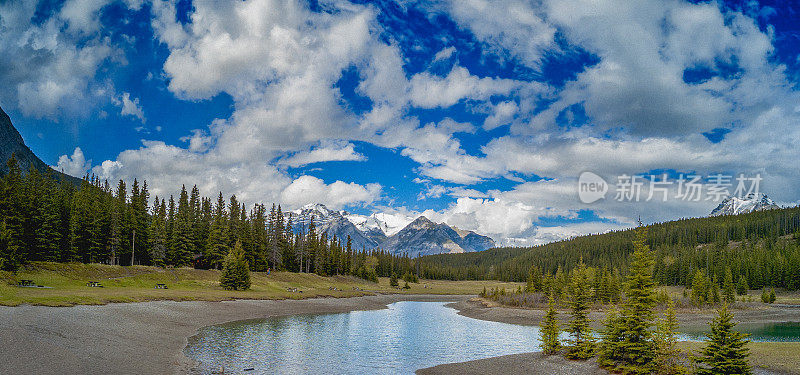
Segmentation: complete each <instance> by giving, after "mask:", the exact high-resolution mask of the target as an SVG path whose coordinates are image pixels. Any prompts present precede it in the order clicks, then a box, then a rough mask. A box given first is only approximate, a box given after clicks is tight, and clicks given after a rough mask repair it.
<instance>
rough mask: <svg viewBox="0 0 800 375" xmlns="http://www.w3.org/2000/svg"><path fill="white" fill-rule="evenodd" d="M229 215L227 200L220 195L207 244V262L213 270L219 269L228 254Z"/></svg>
mask: <svg viewBox="0 0 800 375" xmlns="http://www.w3.org/2000/svg"><path fill="white" fill-rule="evenodd" d="M227 220H228V214H227V212H226V211H225V198H224V197H223V196H222V192H220V193H219V197H218V198H217V204H216V206H215V207H214V220H213V221H212V223H211V230H210V232H209V235H208V242H207V243H206V252H205V258H206V262H208V264H209V265H210V266H212V267H213V268H217V269H219V267H220V265H221V263H222V258H223V257H224V256H225V254H226V253H228V251H229V249H230V247H229V246H228V223H227Z"/></svg>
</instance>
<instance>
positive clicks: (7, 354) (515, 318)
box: [0, 294, 800, 374]
mask: <svg viewBox="0 0 800 375" xmlns="http://www.w3.org/2000/svg"><path fill="white" fill-rule="evenodd" d="M398 301H443V302H452V303H450V304H448V305H447V306H449V307H453V308H455V309H456V310H458V313H459V314H460V315H463V316H467V317H470V318H475V319H481V320H489V321H497V322H504V323H511V324H522V325H534V324H538V323H539V321H540V320H541V318H542V316H543V313H544V312H543V311H540V310H529V309H515V308H507V307H491V308H489V307H486V306H484V305H483V304H482V303H480V302H478V301H476V300H470V296H459V295H450V296H448V295H399V294H398V295H375V296H364V297H352V298H310V299H304V300H239V301H224V302H200V301H193V302H173V301H154V302H141V303H122V304H109V305H101V306H87V305H81V306H74V307H45V306H29V305H25V306H17V307H3V306H0V353H2V355H0V373H2V374H5V373H9V374H11V373H36V374H65V373H75V374H77V373H80V374H108V373H114V374H165V373H176V374H184V373H189V372H191V370H192V368H193V366H194V363H193V361H191V360H190V359H188V358H186V356H184V354H183V350H184V348H185V347H186V344H187V340H188V339H189V337H191V336H193V335H195V334H196V333H197V331H198V329H200V328H202V327H206V326H209V325H215V324H221V323H225V322H230V321H237V320H246V319H260V318H268V317H276V316H286V315H295V314H325V313H343V312H348V311H356V310H377V309H383V308H386V306H387V305H388V304H391V303H394V302H398ZM592 314H593V316H592V319H595V320H596V321H601V320H602V315H601V314H600V313H597V312H594V313H592ZM736 316H737V320H739V321H741V322H783V321H800V308H792V307H769V308H765V309H753V310H740V311H737V312H736ZM711 317H712V313H710V312H709V313H708V314H706V313H695V314H679V319H680V320H681V325H682V326H698V325H705V324H706V322H707V321H708V320H709V319H710V318H711ZM531 366H535V368H536V369H541V371H545V372H534V373H557V374H573V373H575V374H579V373H580V374H597V373H605V372H604V371H603V370H601V369H599V368H597V366H596V365H595V364H594V363H593V362H588V363H582V362H573V361H566V360H563V359H558V358H556V357H543V356H542V355H541V354H540V353H524V354H517V355H511V356H502V357H495V358H487V359H481V360H477V361H470V362H463V363H455V364H446V365H441V366H436V367H432V368H428V369H421V370H419V371H418V373H420V374H440V373H442V374H444V373H454V372H455V373H480V374H492V373H498V374H501V373H508V371H510V370H513V369H522V368H529V367H531ZM542 366H543V367H542ZM531 368H534V367H531ZM552 369H559V370H558V371H557V372H553V371H555V370H553V371H551V370H552ZM511 372H512V373H513V372H515V371H511Z"/></svg>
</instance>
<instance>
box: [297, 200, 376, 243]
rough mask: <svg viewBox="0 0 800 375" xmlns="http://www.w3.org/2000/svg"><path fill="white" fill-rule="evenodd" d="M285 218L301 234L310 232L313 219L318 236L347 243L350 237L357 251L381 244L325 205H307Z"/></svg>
mask: <svg viewBox="0 0 800 375" xmlns="http://www.w3.org/2000/svg"><path fill="white" fill-rule="evenodd" d="M284 216H285V217H286V219H287V220H288V219H291V220H292V229H293V230H294V231H295V232H301V233H305V232H307V231H308V225H309V223H310V222H311V218H312V217H313V218H314V225H315V226H316V227H317V233H318V234H322V233H327V234H328V238H332V237H333V236H336V238H339V239H341V240H342V242H344V241H346V239H347V236H350V240H351V241H352V246H353V249H355V250H364V249H367V250H369V249H374V248H376V247H378V243H379V242H380V241H376V240H375V239H373V238H372V237H371V236H369V235H367V233H365V232H364V231H361V230H360V229H358V228H357V227H356V226H355V225H353V223H352V222H350V220H347V219H346V218H345V217H344V216H343V215H342V212H340V211H333V210H330V209H328V207H325V205H324V204H320V203H317V204H309V205H305V206H303V207H302V208H300V209H299V210H294V211H289V212H286V213H284ZM384 237H385V236H384ZM381 241H382V240H381Z"/></svg>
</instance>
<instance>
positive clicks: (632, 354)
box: [618, 227, 656, 374]
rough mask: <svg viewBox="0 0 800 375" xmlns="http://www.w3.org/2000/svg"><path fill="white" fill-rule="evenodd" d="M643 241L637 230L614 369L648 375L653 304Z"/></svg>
mask: <svg viewBox="0 0 800 375" xmlns="http://www.w3.org/2000/svg"><path fill="white" fill-rule="evenodd" d="M646 241H647V229H646V228H645V227H639V228H637V229H636V239H635V240H634V241H633V248H634V250H633V256H632V259H631V264H630V269H629V271H628V282H627V286H626V288H625V290H626V292H625V296H626V300H625V304H624V305H623V309H622V326H623V330H622V338H623V339H622V341H621V342H620V343H619V351H620V360H621V363H620V366H619V367H618V369H619V370H622V371H623V372H626V373H632V374H645V373H648V372H649V371H650V364H651V362H652V359H653V356H654V354H655V353H654V348H653V342H652V340H651V331H650V327H651V326H652V325H653V319H654V314H653V308H654V307H655V305H656V295H655V291H654V288H655V282H654V281H653V265H654V261H653V253H652V251H651V250H650V247H649V246H647V244H646Z"/></svg>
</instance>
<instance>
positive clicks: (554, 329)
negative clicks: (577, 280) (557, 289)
mask: <svg viewBox="0 0 800 375" xmlns="http://www.w3.org/2000/svg"><path fill="white" fill-rule="evenodd" d="M483 294H484V295H486V287H484V292H483ZM557 314H558V312H557V311H556V302H555V299H554V298H553V295H552V294H550V296H549V297H548V300H547V314H545V316H544V319H543V320H542V325H541V329H540V332H541V333H542V351H543V352H544V354H546V355H551V354H556V353H558V352H559V351H560V350H561V342H560V341H559V339H558V335H559V334H560V333H561V332H560V330H559V327H558V316H557Z"/></svg>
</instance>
